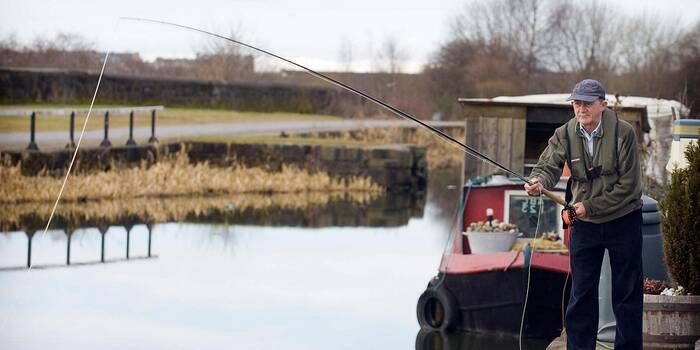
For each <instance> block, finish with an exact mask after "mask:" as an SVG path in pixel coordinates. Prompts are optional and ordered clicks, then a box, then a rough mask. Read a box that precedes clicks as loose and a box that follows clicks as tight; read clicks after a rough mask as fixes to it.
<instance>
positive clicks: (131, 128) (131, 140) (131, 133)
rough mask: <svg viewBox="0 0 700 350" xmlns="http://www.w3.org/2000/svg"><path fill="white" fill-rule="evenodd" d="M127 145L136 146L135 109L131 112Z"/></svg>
mask: <svg viewBox="0 0 700 350" xmlns="http://www.w3.org/2000/svg"><path fill="white" fill-rule="evenodd" d="M126 145H127V146H136V141H134V111H131V113H129V140H127V141H126Z"/></svg>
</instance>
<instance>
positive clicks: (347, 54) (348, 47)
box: [338, 38, 353, 72]
mask: <svg viewBox="0 0 700 350" xmlns="http://www.w3.org/2000/svg"><path fill="white" fill-rule="evenodd" d="M338 60H339V61H340V64H341V65H342V69H343V71H345V72H350V71H352V61H353V56H352V42H351V41H350V39H348V38H343V39H342V40H341V41H340V50H339V52H338Z"/></svg>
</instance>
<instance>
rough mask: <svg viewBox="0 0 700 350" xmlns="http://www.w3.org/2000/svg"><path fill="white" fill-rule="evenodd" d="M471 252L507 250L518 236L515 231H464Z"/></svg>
mask: <svg viewBox="0 0 700 350" xmlns="http://www.w3.org/2000/svg"><path fill="white" fill-rule="evenodd" d="M465 234H466V235H467V237H468V238H469V247H470V248H471V251H472V254H476V253H490V252H507V251H509V250H510V248H511V247H512V246H513V243H515V239H516V238H517V237H518V233H517V232H478V231H469V232H465Z"/></svg>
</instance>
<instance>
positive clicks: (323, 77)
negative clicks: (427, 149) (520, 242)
mask: <svg viewBox="0 0 700 350" xmlns="http://www.w3.org/2000/svg"><path fill="white" fill-rule="evenodd" d="M119 19H121V20H127V21H137V22H148V23H155V24H162V25H167V26H172V27H177V28H180V29H185V30H191V31H195V32H199V33H202V34H205V35H209V36H213V37H216V38H219V39H223V40H226V41H228V42H231V43H234V44H237V45H240V46H243V47H246V48H249V49H251V50H254V51H257V52H260V53H263V54H265V55H268V56H271V57H274V58H276V59H279V60H281V61H284V62H287V63H289V64H291V65H293V66H295V67H298V68H301V69H303V70H304V71H306V72H307V73H309V74H311V75H313V76H314V77H316V78H319V79H321V80H324V81H326V82H328V83H330V84H332V85H335V86H337V87H340V88H342V89H345V90H347V91H350V92H352V93H354V94H355V95H358V96H360V97H363V98H365V99H368V100H370V101H372V102H374V103H375V104H377V105H379V106H380V107H382V108H384V109H386V110H388V111H390V112H392V113H393V114H395V115H397V116H399V117H401V118H403V119H406V120H410V121H412V122H414V123H416V124H418V125H420V126H422V127H424V128H426V129H428V130H430V131H431V132H433V133H434V134H435V135H437V136H438V137H441V138H442V139H444V140H446V141H448V142H451V143H452V144H454V145H456V146H458V147H459V148H460V149H461V150H462V151H463V152H465V153H467V154H469V155H471V156H473V157H475V158H477V159H479V160H481V161H484V162H487V163H489V164H491V165H493V166H495V167H497V168H499V169H501V170H503V171H505V172H506V173H508V174H511V175H513V176H515V177H516V178H518V179H520V180H522V181H524V182H525V183H527V184H530V180H528V179H527V178H526V177H524V176H523V175H520V174H518V173H516V172H515V171H513V170H511V169H509V168H507V167H505V166H504V165H502V164H501V163H499V162H497V161H495V160H494V159H492V158H490V157H488V156H487V155H485V154H483V153H481V152H480V151H479V150H477V149H476V148H474V147H472V146H469V145H467V144H465V143H462V142H460V141H458V140H456V139H455V138H453V137H452V136H450V135H448V134H446V133H445V132H443V131H442V130H439V129H437V128H435V127H433V126H431V125H429V124H427V123H426V122H424V121H422V120H420V119H418V118H417V117H415V116H413V115H411V114H409V113H406V112H404V111H402V110H400V109H398V108H396V107H394V106H392V105H390V104H388V103H386V102H384V101H382V100H380V99H378V98H376V97H374V96H371V95H369V94H367V93H365V92H363V91H360V90H358V89H356V88H354V87H352V86H350V85H347V84H345V83H343V82H341V81H339V80H337V79H334V78H332V77H329V76H327V75H325V74H323V73H319V72H317V71H315V70H313V69H311V68H309V67H306V66H304V65H301V64H299V63H296V62H294V61H292V60H290V59H287V58H284V57H282V56H280V55H277V54H275V53H272V52H270V51H267V50H264V49H261V48H259V47H256V46H253V45H251V44H247V43H244V42H242V41H240V40H236V39H233V38H229V37H225V36H223V35H220V34H216V33H213V32H210V31H206V30H204V29H200V28H196V27H192V26H188V25H184V24H178V23H174V22H167V21H162V20H156V19H149V18H141V17H120V18H119ZM540 189H541V191H542V194H544V195H545V196H547V197H548V198H550V199H551V200H553V201H555V202H556V203H558V204H560V205H562V206H565V207H568V205H567V203H566V202H565V201H564V200H563V199H562V198H561V197H559V196H557V195H555V194H554V193H552V192H550V191H549V190H547V189H545V188H544V187H543V186H540Z"/></svg>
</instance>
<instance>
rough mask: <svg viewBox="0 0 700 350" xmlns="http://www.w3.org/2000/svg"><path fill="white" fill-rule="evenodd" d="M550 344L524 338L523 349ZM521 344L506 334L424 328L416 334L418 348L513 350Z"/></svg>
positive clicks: (435, 349)
mask: <svg viewBox="0 0 700 350" xmlns="http://www.w3.org/2000/svg"><path fill="white" fill-rule="evenodd" d="M548 344H549V342H548V341H547V340H543V339H524V340H523V344H522V345H523V346H522V349H526V350H543V349H546V348H547V345H548ZM519 346H520V344H519V341H518V338H515V337H506V336H503V337H499V336H487V335H483V334H474V333H460V332H452V333H444V332H437V331H424V330H421V331H419V332H418V334H417V335H416V350H482V349H489V350H513V349H519V348H520V347H519Z"/></svg>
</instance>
